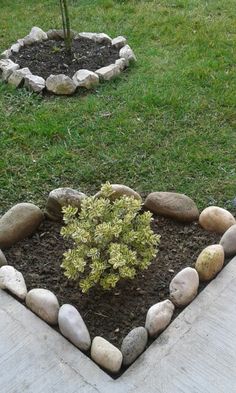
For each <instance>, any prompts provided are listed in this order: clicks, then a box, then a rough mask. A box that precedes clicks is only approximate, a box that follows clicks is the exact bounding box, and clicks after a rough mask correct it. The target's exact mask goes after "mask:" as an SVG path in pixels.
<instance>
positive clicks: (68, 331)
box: [0, 185, 236, 374]
mask: <svg viewBox="0 0 236 393" xmlns="http://www.w3.org/2000/svg"><path fill="white" fill-rule="evenodd" d="M112 186H113V189H114V192H115V193H117V194H116V195H117V197H119V196H120V195H121V188H122V187H123V188H122V189H123V195H124V194H125V195H127V194H129V195H132V193H133V196H134V195H135V197H136V198H138V197H139V194H137V193H136V192H135V191H134V190H132V189H130V188H129V187H126V186H122V185H112ZM58 190H66V191H67V194H65V193H63V192H62V191H61V192H62V195H61V194H60V193H59V194H58V193H55V191H57V190H54V191H52V194H53V195H54V198H55V195H56V196H57V197H59V196H61V197H62V201H63V203H64V204H65V203H67V204H69V203H70V202H71V200H70V198H69V197H68V189H58ZM69 190H70V189H69ZM72 191H73V192H72V196H71V197H72V199H73V198H75V197H76V196H77V197H78V198H81V196H82V197H85V194H82V193H80V192H78V191H77V194H76V192H75V190H72ZM50 194H51V193H50ZM50 194H49V195H50ZM153 194H155V193H153ZM156 194H161V193H156ZM170 194H171V193H170ZM65 195H67V199H66V198H65ZM150 195H152V194H149V196H148V197H147V199H146V201H147V200H148V201H149V202H150V198H149V197H150ZM173 195H175V196H174V197H175V198H177V196H178V195H179V198H180V196H181V195H182V194H175V193H172V196H173ZM155 197H156V195H155ZM158 197H159V198H160V195H158ZM180 199H181V198H180ZM146 201H145V203H146ZM185 202H186V201H185V199H184V203H185ZM192 202H193V201H192ZM56 203H57V204H56V206H57V209H61V205H60V203H59V202H58V200H57V201H56ZM145 203H144V205H145ZM20 205H24V206H25V205H27V206H25V207H27V208H30V209H31V211H32V209H33V206H34V205H32V204H18V205H15V206H14V207H13V208H12V209H10V210H9V211H8V212H7V213H5V215H4V216H3V217H2V218H1V220H3V221H4V217H5V216H7V217H9V215H10V213H9V212H10V211H11V210H14V211H16V210H17V206H18V207H19V206H20ZM28 205H30V206H28ZM47 206H48V204H47ZM49 206H50V207H51V208H52V205H51V204H49ZM33 210H34V214H36V216H37V215H39V216H40V219H41V217H42V215H41V211H40V209H39V208H38V207H36V206H35V209H33ZM206 211H207V213H209V211H210V213H211V214H213V216H212V217H211V223H212V222H214V217H215V215H214V214H215V212H217V213H218V215H216V216H219V213H221V214H223V216H222V217H223V218H222V217H221V219H222V220H223V221H224V220H225V221H224V229H223V230H222V229H221V232H222V233H223V236H222V239H224V238H225V235H226V232H228V231H229V232H230V233H231V232H232V228H233V229H234V230H235V228H236V224H235V219H234V217H233V216H232V215H231V213H229V212H228V211H227V210H225V209H222V208H219V207H215V206H213V207H208V208H206V209H204V210H203V212H202V213H201V214H200V217H199V223H200V225H201V226H203V227H204V228H205V229H206V227H207V223H206ZM194 214H196V212H194ZM26 217H27V214H25V216H24V220H26ZM202 217H203V218H204V219H202ZM40 219H39V223H40V222H41V221H40ZM1 220H0V221H1ZM222 220H221V223H222ZM208 222H209V217H208ZM226 224H227V225H226ZM227 226H228V230H227V229H226V227H227ZM230 228H231V229H230ZM34 230H35V225H34V226H33V228H32V231H34ZM235 231H236V230H235ZM222 239H221V240H222ZM221 243H222V241H220V244H215V245H210V246H208V247H206V248H204V249H203V251H202V252H201V253H200V254H199V256H198V258H197V261H196V264H195V269H194V268H191V267H186V268H184V269H182V270H181V271H180V272H179V273H177V274H176V275H175V276H174V278H173V279H172V280H171V282H170V300H169V299H167V300H164V301H162V302H159V303H156V304H154V305H153V306H151V307H150V308H149V310H148V311H147V316H146V323H145V328H144V327H138V328H134V329H132V330H131V331H130V333H129V334H128V335H127V336H126V337H125V338H124V339H123V343H122V346H121V351H120V350H119V349H118V348H116V347H115V346H114V345H112V344H111V343H109V342H108V341H107V340H105V339H103V338H102V337H98V336H96V337H95V338H94V339H93V342H92V346H91V340H90V335H89V332H88V330H87V327H86V325H85V323H84V321H83V319H82V318H81V316H80V314H79V312H78V311H77V310H76V308H75V307H73V306H71V305H62V306H61V308H60V306H59V303H58V300H57V298H56V296H55V295H54V294H53V293H52V292H51V291H48V290H46V289H40V288H36V289H32V290H31V291H29V292H28V293H27V288H26V285H25V281H24V278H23V276H22V274H21V273H20V272H18V271H17V270H16V269H15V268H14V267H12V266H10V265H6V260H4V259H3V262H2V264H3V266H2V267H1V268H0V288H2V289H7V290H8V291H10V292H12V293H13V294H14V295H16V296H17V297H19V298H20V299H22V300H25V302H26V305H27V306H28V307H29V308H30V309H31V310H32V311H33V312H34V313H36V314H37V315H38V316H40V317H41V318H42V319H43V320H45V321H46V322H48V323H49V324H51V325H56V324H59V329H60V331H61V333H62V334H63V335H64V336H65V337H67V338H68V339H69V341H71V342H72V343H73V344H74V345H75V346H77V347H78V348H79V349H81V350H82V351H87V350H88V349H89V348H90V346H91V358H92V359H93V360H94V361H95V362H96V363H97V364H99V365H100V366H102V367H103V368H104V369H107V370H108V371H110V372H111V373H113V374H116V373H118V372H119V370H120V368H121V365H122V362H123V364H124V365H125V366H128V365H130V364H131V363H133V362H134V361H135V360H136V358H137V357H138V356H139V355H140V354H141V353H142V352H143V351H144V349H145V347H146V344H147V339H148V335H149V336H150V337H152V338H156V337H157V336H158V335H159V334H160V333H161V332H163V331H164V330H165V329H166V327H167V326H168V325H169V323H170V322H171V319H172V315H173V312H174V309H175V307H183V306H186V305H188V304H189V303H191V301H192V300H193V299H194V298H195V297H196V295H197V292H198V286H199V277H200V279H201V280H202V281H210V280H212V279H213V278H214V277H215V276H216V274H217V273H218V272H219V271H220V270H221V269H222V267H223V264H224V258H225V255H224V248H223V246H222V245H221ZM235 254H236V252H235ZM3 256H4V255H3ZM0 262H1V261H0ZM209 266H210V268H209ZM65 306H66V307H65ZM65 309H67V311H66V312H65V311H64V310H65ZM78 332H79V334H78ZM147 333H148V334H147Z"/></svg>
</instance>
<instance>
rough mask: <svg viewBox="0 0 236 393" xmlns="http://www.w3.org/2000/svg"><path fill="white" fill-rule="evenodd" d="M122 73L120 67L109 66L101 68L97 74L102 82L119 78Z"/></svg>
mask: <svg viewBox="0 0 236 393" xmlns="http://www.w3.org/2000/svg"><path fill="white" fill-rule="evenodd" d="M120 71H121V70H120V67H119V66H118V65H117V64H110V65H109V66H106V67H102V68H99V69H98V70H96V71H95V72H96V74H97V75H98V76H99V78H101V79H102V80H105V81H109V80H110V79H112V78H115V77H116V76H118V75H119V74H120Z"/></svg>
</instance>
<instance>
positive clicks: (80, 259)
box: [61, 183, 160, 292]
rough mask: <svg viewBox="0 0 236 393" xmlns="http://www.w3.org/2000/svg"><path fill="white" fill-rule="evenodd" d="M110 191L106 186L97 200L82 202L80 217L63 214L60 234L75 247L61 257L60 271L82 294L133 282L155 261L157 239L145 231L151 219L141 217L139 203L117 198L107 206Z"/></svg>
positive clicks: (67, 211)
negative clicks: (128, 280) (123, 280)
mask: <svg viewBox="0 0 236 393" xmlns="http://www.w3.org/2000/svg"><path fill="white" fill-rule="evenodd" d="M112 192H113V191H112V187H111V185H110V184H109V183H106V184H104V185H103V186H102V188H101V194H100V197H87V198H85V199H83V200H82V203H81V212H80V213H79V215H78V214H77V212H78V210H77V208H74V207H71V206H68V207H64V208H63V213H64V222H65V224H66V225H65V226H64V227H63V228H62V230H61V234H62V235H63V236H64V237H65V238H71V239H73V241H74V246H75V247H74V248H73V249H69V250H68V251H67V252H65V253H64V260H63V262H62V265H61V266H62V267H63V268H64V269H65V275H66V276H67V277H68V278H69V279H73V280H79V285H80V287H81V289H82V291H83V292H87V291H88V290H89V289H90V288H91V287H93V286H94V285H96V284H98V283H99V284H100V286H101V287H102V288H103V289H111V288H113V287H115V286H116V284H117V282H118V281H119V280H120V279H126V278H130V279H132V278H134V276H135V274H136V271H137V270H144V269H147V268H148V266H149V265H150V263H151V261H152V259H153V258H154V256H155V255H156V252H157V245H158V243H159V239H160V236H158V235H156V234H154V232H153V231H152V229H151V227H150V222H151V220H152V214H151V213H150V212H145V213H143V214H140V208H141V201H139V200H137V199H134V198H133V197H128V196H122V197H121V198H119V199H116V200H115V201H114V202H111V201H110V199H109V196H110V195H111V194H112Z"/></svg>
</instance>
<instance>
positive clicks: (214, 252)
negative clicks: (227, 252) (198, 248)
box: [195, 244, 224, 281]
mask: <svg viewBox="0 0 236 393" xmlns="http://www.w3.org/2000/svg"><path fill="white" fill-rule="evenodd" d="M223 264H224V249H223V247H222V246H221V245H220V244H214V245H212V246H208V247H206V248H204V250H202V252H201V253H200V254H199V256H198V258H197V261H196V264H195V269H196V270H197V272H198V275H199V278H200V280H201V281H208V280H212V279H213V278H214V277H215V275H216V274H217V273H218V272H219V271H220V270H221V269H222V267H223Z"/></svg>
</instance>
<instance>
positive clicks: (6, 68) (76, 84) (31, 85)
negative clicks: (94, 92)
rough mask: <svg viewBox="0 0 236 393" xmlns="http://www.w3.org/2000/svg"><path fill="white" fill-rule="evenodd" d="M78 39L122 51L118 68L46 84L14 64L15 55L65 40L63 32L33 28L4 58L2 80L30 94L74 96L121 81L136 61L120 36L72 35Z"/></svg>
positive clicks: (0, 65)
mask: <svg viewBox="0 0 236 393" xmlns="http://www.w3.org/2000/svg"><path fill="white" fill-rule="evenodd" d="M71 33H72V36H73V37H74V39H76V37H85V38H87V39H90V40H92V41H94V42H97V43H104V44H109V45H112V46H114V47H115V48H117V49H120V51H119V59H117V60H116V61H115V63H114V64H109V65H108V66H106V67H102V68H99V69H98V70H96V71H95V72H92V71H90V70H86V69H80V70H77V71H76V73H75V74H74V76H73V77H72V78H70V77H69V76H67V75H64V74H58V75H53V74H52V75H50V76H49V77H48V78H47V79H46V80H45V79H44V78H42V77H41V76H39V75H33V74H32V73H31V71H30V70H29V68H20V66H19V64H15V63H14V62H13V61H12V60H10V56H11V54H12V53H17V52H19V50H20V49H21V47H23V46H25V45H31V44H33V43H35V42H41V41H45V40H48V39H61V38H63V36H64V33H63V31H62V30H49V31H47V32H44V31H43V30H42V29H40V28H39V27H36V26H35V27H33V28H32V29H31V31H30V33H29V34H28V35H27V36H26V37H24V38H23V39H19V40H18V41H17V43H15V44H13V45H12V46H11V47H10V48H9V49H7V50H5V51H4V52H2V53H1V54H0V78H1V79H2V80H3V81H5V82H8V83H9V84H11V85H12V86H15V87H21V86H24V87H25V88H27V89H28V90H30V91H33V92H36V93H40V92H42V91H44V90H47V91H49V92H51V93H54V94H56V95H71V94H74V93H75V91H76V90H77V89H80V88H85V89H91V88H93V87H95V86H97V85H98V84H99V81H107V80H110V79H112V78H115V77H117V76H118V75H119V74H120V73H121V71H123V70H124V69H125V68H126V67H128V66H129V64H130V63H131V62H134V61H136V57H135V55H134V52H133V51H132V49H131V48H130V46H129V45H127V41H126V38H124V37H122V36H118V37H116V38H114V39H112V38H110V37H109V36H108V35H107V34H104V33H86V32H83V33H76V32H74V31H72V32H71Z"/></svg>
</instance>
